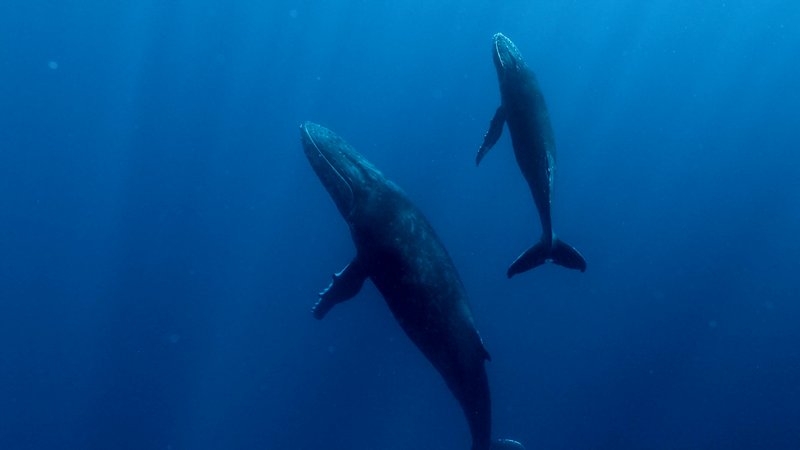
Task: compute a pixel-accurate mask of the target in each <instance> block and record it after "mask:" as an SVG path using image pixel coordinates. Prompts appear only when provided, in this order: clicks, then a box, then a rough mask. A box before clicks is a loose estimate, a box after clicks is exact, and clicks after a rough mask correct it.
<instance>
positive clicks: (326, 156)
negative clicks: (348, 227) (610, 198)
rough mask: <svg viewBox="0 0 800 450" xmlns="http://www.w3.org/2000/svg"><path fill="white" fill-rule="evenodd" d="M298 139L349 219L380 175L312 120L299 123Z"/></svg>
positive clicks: (367, 162) (368, 163) (338, 138)
mask: <svg viewBox="0 0 800 450" xmlns="http://www.w3.org/2000/svg"><path fill="white" fill-rule="evenodd" d="M300 140H301V141H302V143H303V150H304V152H305V154H306V158H308V161H309V162H310V163H311V167H312V168H313V169H314V172H316V174H317V177H319V179H320V181H321V182H322V184H323V186H325V189H326V190H327V191H328V194H330V196H331V198H332V199H333V201H334V203H336V207H337V208H338V209H339V212H340V213H341V214H342V217H344V218H345V219H348V218H350V217H351V216H352V215H353V213H354V211H355V210H356V208H357V207H358V205H359V204H360V203H362V202H364V201H365V199H366V198H367V197H368V196H369V194H370V191H371V189H372V187H373V186H374V185H375V184H376V183H385V178H384V177H383V174H381V172H380V171H379V170H378V169H376V168H375V166H373V165H372V164H371V163H370V162H369V161H367V160H366V159H365V158H364V157H363V156H361V154H359V153H358V152H357V151H356V150H355V149H354V148H353V147H352V146H351V145H350V144H348V143H347V142H345V140H344V139H342V138H341V137H339V136H338V135H336V134H335V133H334V132H333V131H331V130H329V129H327V128H325V127H323V126H322V125H318V124H316V123H312V122H304V123H302V124H301V125H300Z"/></svg>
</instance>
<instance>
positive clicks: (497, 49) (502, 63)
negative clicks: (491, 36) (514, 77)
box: [494, 38, 506, 70]
mask: <svg viewBox="0 0 800 450" xmlns="http://www.w3.org/2000/svg"><path fill="white" fill-rule="evenodd" d="M494 53H495V56H496V57H497V60H498V61H500V67H502V68H503V70H505V68H506V62H505V61H504V60H503V55H501V54H500V39H499V38H496V39H495V40H494Z"/></svg>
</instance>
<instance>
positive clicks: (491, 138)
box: [475, 105, 506, 165]
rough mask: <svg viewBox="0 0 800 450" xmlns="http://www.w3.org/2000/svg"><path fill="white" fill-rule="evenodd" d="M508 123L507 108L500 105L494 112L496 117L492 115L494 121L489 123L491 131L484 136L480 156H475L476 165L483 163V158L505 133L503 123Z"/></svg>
mask: <svg viewBox="0 0 800 450" xmlns="http://www.w3.org/2000/svg"><path fill="white" fill-rule="evenodd" d="M505 123H506V110H505V108H503V105H500V106H499V107H498V108H497V111H495V113H494V117H492V122H491V123H490V124H489V131H487V132H486V135H485V136H484V137H483V144H481V148H480V149H478V156H477V157H476V158H475V165H478V164H480V163H481V160H482V159H483V157H484V156H486V153H488V152H489V150H491V149H492V147H493V146H494V144H495V143H496V142H497V140H498V139H500V135H501V134H503V125H504V124H505Z"/></svg>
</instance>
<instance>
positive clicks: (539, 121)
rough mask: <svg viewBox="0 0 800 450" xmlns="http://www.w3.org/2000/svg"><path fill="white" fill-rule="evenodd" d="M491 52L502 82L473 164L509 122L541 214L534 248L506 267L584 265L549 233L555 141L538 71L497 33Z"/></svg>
mask: <svg viewBox="0 0 800 450" xmlns="http://www.w3.org/2000/svg"><path fill="white" fill-rule="evenodd" d="M492 40H493V44H494V45H493V47H492V55H493V59H494V66H495V69H497V78H498V81H499V83H500V98H501V103H500V107H499V108H497V112H496V113H495V115H494V118H493V119H492V122H491V124H490V126H489V131H488V132H487V133H486V136H484V138H483V145H481V148H480V149H479V150H478V156H477V158H476V160H475V163H476V164H480V162H481V159H483V157H484V156H485V155H486V153H487V152H488V151H489V150H490V149H491V148H492V146H493V145H494V144H495V143H496V142H497V139H499V138H500V134H501V133H502V132H503V124H507V125H508V131H509V133H510V134H511V143H512V145H513V147H514V156H516V158H517V164H518V165H519V168H520V170H521V171H522V175H523V176H524V177H525V180H526V181H527V182H528V186H529V187H530V190H531V194H533V201H534V203H536V209H538V210H539V219H540V220H541V222H542V237H541V238H540V239H539V242H538V243H536V244H535V245H534V246H533V247H531V248H529V249H528V250H526V251H525V252H523V253H522V254H521V255H520V256H519V257H518V258H517V259H516V261H514V262H513V263H512V264H511V267H509V268H508V272H507V275H508V277H509V278H511V277H512V276H514V275H516V274H518V273H521V272H525V271H527V270H530V269H532V268H534V267H536V266H538V265H540V264H542V263H544V262H545V261H547V260H552V261H553V262H554V263H556V264H559V265H562V266H565V267H569V268H570V269H578V270H580V271H581V272H583V271H585V270H586V261H585V260H584V259H583V256H581V254H580V253H578V251H577V250H575V249H574V248H573V247H571V246H570V245H568V244H567V243H565V242H564V241H561V240H559V239H558V238H557V237H556V235H555V233H554V232H553V225H552V219H551V217H550V206H551V203H552V193H553V175H554V172H555V162H556V161H555V159H556V145H555V140H554V138H553V128H552V127H551V126H550V118H549V116H548V114H547V106H546V105H545V102H544V97H543V96H542V92H541V91H540V90H539V84H538V83H537V82H536V76H535V75H534V74H533V71H531V70H530V69H529V68H528V66H527V65H526V64H525V61H524V60H523V59H522V55H521V54H520V52H519V50H518V49H517V46H516V45H514V43H513V42H511V39H509V38H507V37H505V36H504V35H502V34H501V33H497V34H495V35H494V37H493V38H492Z"/></svg>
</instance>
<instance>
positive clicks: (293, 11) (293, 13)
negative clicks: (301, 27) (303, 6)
mask: <svg viewBox="0 0 800 450" xmlns="http://www.w3.org/2000/svg"><path fill="white" fill-rule="evenodd" d="M289 17H291V18H292V19H297V10H296V9H290V10H289Z"/></svg>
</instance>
